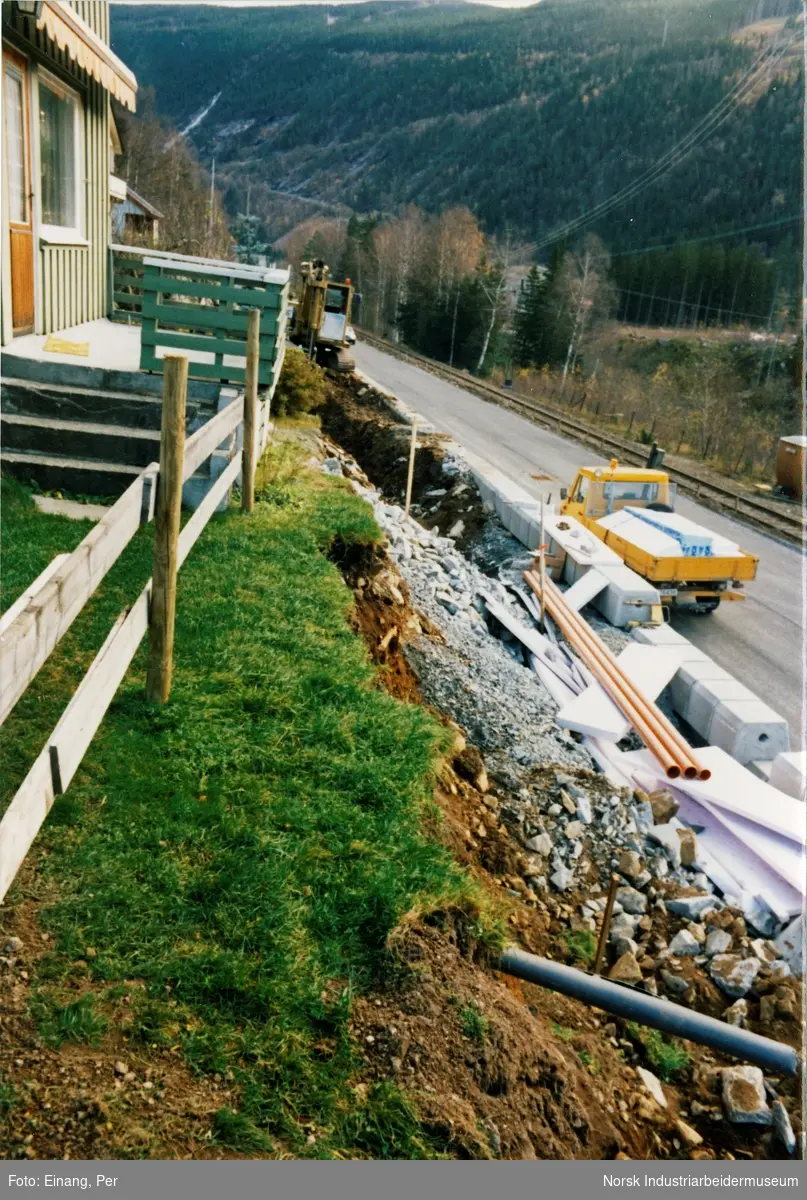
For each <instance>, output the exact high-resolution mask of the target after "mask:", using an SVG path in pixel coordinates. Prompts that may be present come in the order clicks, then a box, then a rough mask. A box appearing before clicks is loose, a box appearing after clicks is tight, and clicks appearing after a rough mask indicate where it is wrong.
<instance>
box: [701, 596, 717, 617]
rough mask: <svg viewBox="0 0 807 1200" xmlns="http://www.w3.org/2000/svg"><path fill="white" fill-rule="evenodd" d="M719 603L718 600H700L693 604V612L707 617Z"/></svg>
mask: <svg viewBox="0 0 807 1200" xmlns="http://www.w3.org/2000/svg"><path fill="white" fill-rule="evenodd" d="M719 604H720V601H719V600H701V602H700V604H696V605H695V612H697V613H700V615H701V616H703V617H708V616H709V614H710V613H713V612H714V611H715V609H716V608H717V607H718V605H719Z"/></svg>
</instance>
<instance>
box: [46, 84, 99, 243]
mask: <svg viewBox="0 0 807 1200" xmlns="http://www.w3.org/2000/svg"><path fill="white" fill-rule="evenodd" d="M37 75H38V79H37V104H36V110H35V111H36V139H37V155H36V158H37V167H38V171H39V178H38V180H37V189H36V190H37V197H38V206H37V207H38V210H39V213H38V215H39V237H40V239H41V240H42V241H43V242H49V243H51V244H54V245H61V246H87V245H89V243H88V242H87V239H86V237H85V236H84V230H85V216H84V192H85V187H84V102H83V100H82V97H81V93H80V92H77V91H76V90H75V88H71V87H68V85H67V84H66V83H63V82H62V80H61V79H58V78H57V77H56V76H55V75H51V73H50V71H46V70H44V68H43V67H40V68H39V70H38V71H37ZM43 87H47V88H49V89H50V90H51V91H52V92H55V93H56V94H57V95H58V96H61V97H62V98H63V99H65V100H70V101H71V103H72V105H73V122H74V124H73V156H74V163H73V179H74V187H75V196H74V201H75V207H74V212H75V214H76V223H75V225H48V224H47V223H46V222H45V221H44V219H43V212H42V154H41V146H40V145H39V120H40V117H39V112H40V107H39V105H40V97H39V92H40V89H41V88H43Z"/></svg>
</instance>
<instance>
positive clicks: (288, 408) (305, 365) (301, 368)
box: [272, 346, 325, 417]
mask: <svg viewBox="0 0 807 1200" xmlns="http://www.w3.org/2000/svg"><path fill="white" fill-rule="evenodd" d="M324 399H325V374H324V372H323V371H321V370H320V368H319V367H318V366H317V365H316V364H315V363H312V362H311V361H310V360H309V359H308V357H307V356H306V355H305V353H304V352H303V351H302V350H300V349H298V348H297V347H296V346H289V347H287V349H286V356H285V358H284V359H283V367H282V370H281V372H280V378H279V379H278V381H277V388H276V389H275V395H274V399H273V400H272V412H273V413H274V415H275V416H276V417H293V416H294V415H295V414H296V413H307V412H311V409H312V408H317V406H318V405H320V404H322V402H323V400H324Z"/></svg>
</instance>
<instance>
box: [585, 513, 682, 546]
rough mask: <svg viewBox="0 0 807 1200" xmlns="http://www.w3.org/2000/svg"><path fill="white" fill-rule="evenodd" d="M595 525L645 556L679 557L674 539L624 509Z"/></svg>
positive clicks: (602, 518)
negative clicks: (623, 540) (634, 547)
mask: <svg viewBox="0 0 807 1200" xmlns="http://www.w3.org/2000/svg"><path fill="white" fill-rule="evenodd" d="M597 524H598V525H602V527H603V529H607V530H608V531H609V532H610V533H616V534H618V535H619V537H621V538H624V539H625V541H626V542H630V543H631V545H632V546H638V548H639V549H640V550H644V551H645V553H646V554H652V556H653V558H680V557H681V546H680V544H679V543H678V542H677V541H676V539H675V538H674V537H671V536H670V534H668V533H663V532H662V531H661V530H660V529H656V528H655V527H654V526H653V525H650V524H648V523H647V522H645V521H641V520H640V519H639V518H638V517H634V516H633V515H632V514H631V513H630V512H628V510H627V509H625V508H623V509H620V511H619V512H615V513H610V514H609V515H608V516H607V517H600V519H599V520H598V521H597Z"/></svg>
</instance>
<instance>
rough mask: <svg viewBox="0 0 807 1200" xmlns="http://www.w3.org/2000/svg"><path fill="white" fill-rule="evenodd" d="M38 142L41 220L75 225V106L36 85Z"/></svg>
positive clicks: (45, 86)
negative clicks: (37, 91)
mask: <svg viewBox="0 0 807 1200" xmlns="http://www.w3.org/2000/svg"><path fill="white" fill-rule="evenodd" d="M39 139H40V155H41V162H42V220H43V221H44V223H45V224H46V225H67V226H69V227H70V228H75V225H76V177H75V172H76V156H75V120H74V102H73V100H72V99H69V98H67V99H65V98H64V97H62V96H59V95H57V94H56V92H53V91H51V89H50V88H49V87H48V86H47V85H46V84H45V83H44V82H42V81H40V84H39Z"/></svg>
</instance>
